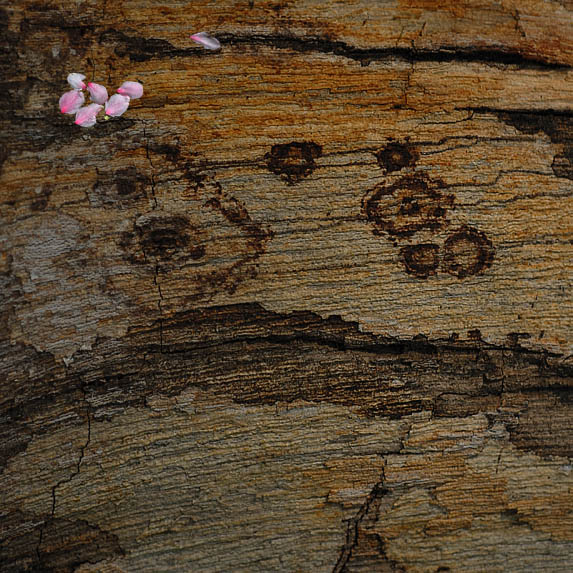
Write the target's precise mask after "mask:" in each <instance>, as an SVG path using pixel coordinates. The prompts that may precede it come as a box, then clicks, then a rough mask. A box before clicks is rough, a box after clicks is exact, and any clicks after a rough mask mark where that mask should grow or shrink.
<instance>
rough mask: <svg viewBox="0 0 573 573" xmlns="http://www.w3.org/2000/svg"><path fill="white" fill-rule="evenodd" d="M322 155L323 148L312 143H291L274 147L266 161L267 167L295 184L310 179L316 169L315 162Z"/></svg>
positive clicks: (278, 144)
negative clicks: (306, 178)
mask: <svg viewBox="0 0 573 573" xmlns="http://www.w3.org/2000/svg"><path fill="white" fill-rule="evenodd" d="M321 155H322V147H321V146H320V145H318V144H317V143H314V142H312V141H291V142H290V143H277V144H276V145H273V146H272V148H271V151H270V153H267V155H266V156H265V159H266V161H267V167H268V169H269V170H270V171H272V172H273V173H276V174H277V175H280V176H281V177H282V178H283V179H284V180H285V181H286V182H287V183H290V184H293V183H297V182H299V181H300V180H301V179H304V178H305V177H308V176H309V175H310V174H311V173H312V172H313V171H314V168H315V167H316V164H315V160H316V159H318V158H319V157H320V156H321Z"/></svg>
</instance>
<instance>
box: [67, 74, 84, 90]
mask: <svg viewBox="0 0 573 573" xmlns="http://www.w3.org/2000/svg"><path fill="white" fill-rule="evenodd" d="M85 79H86V76H84V74H68V83H69V84H70V85H71V86H72V87H73V88H74V89H75V90H85V89H86V84H84V82H83V80H85Z"/></svg>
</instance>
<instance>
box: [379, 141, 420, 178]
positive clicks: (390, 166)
mask: <svg viewBox="0 0 573 573" xmlns="http://www.w3.org/2000/svg"><path fill="white" fill-rule="evenodd" d="M419 158H420V153H419V151H418V149H417V148H416V147H415V146H414V145H412V144H410V143H408V142H400V141H393V142H390V143H388V145H386V147H383V148H381V149H379V150H378V151H377V152H376V159H377V160H378V165H380V167H382V168H383V169H385V170H386V171H387V172H392V171H400V170H401V169H404V168H406V167H414V165H416V161H418V159H419Z"/></svg>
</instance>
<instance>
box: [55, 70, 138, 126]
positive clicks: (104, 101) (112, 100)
mask: <svg viewBox="0 0 573 573" xmlns="http://www.w3.org/2000/svg"><path fill="white" fill-rule="evenodd" d="M84 79H85V76H84V75H83V74H69V75H68V83H69V84H70V86H71V87H72V88H73V89H72V90H71V91H69V92H66V93H65V94H64V95H63V96H62V97H61V98H60V102H59V103H60V111H61V112H62V113H67V114H70V115H75V116H76V119H75V121H74V123H75V124H76V125H79V126H80V127H92V126H94V125H95V124H96V121H97V120H96V118H97V115H98V113H99V112H100V111H101V110H102V109H105V115H106V119H107V118H108V117H119V116H120V115H123V114H124V113H125V111H126V110H127V108H128V107H129V103H130V102H131V100H132V99H137V98H140V97H141V96H142V95H143V86H142V85H141V84H140V83H139V82H123V84H121V86H120V87H119V88H118V89H117V93H116V94H114V95H112V96H111V97H109V96H108V93H107V89H106V88H105V86H102V85H100V84H96V83H93V82H89V83H88V84H87V85H86V84H85V83H84ZM85 89H87V91H88V92H89V94H90V99H91V100H92V102H93V103H90V104H89V105H86V106H84V102H85V96H84V94H83V91H82V90H85Z"/></svg>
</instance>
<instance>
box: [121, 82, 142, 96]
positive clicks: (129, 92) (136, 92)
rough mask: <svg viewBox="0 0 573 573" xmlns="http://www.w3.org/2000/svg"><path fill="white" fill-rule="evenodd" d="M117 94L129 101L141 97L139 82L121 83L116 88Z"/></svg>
mask: <svg viewBox="0 0 573 573" xmlns="http://www.w3.org/2000/svg"><path fill="white" fill-rule="evenodd" d="M117 93H118V94H121V95H124V96H128V97H130V98H131V99H137V98H140V97H141V96H142V95H143V86H142V85H141V84H140V83H139V82H123V83H122V84H121V86H119V87H118V88H117Z"/></svg>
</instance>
